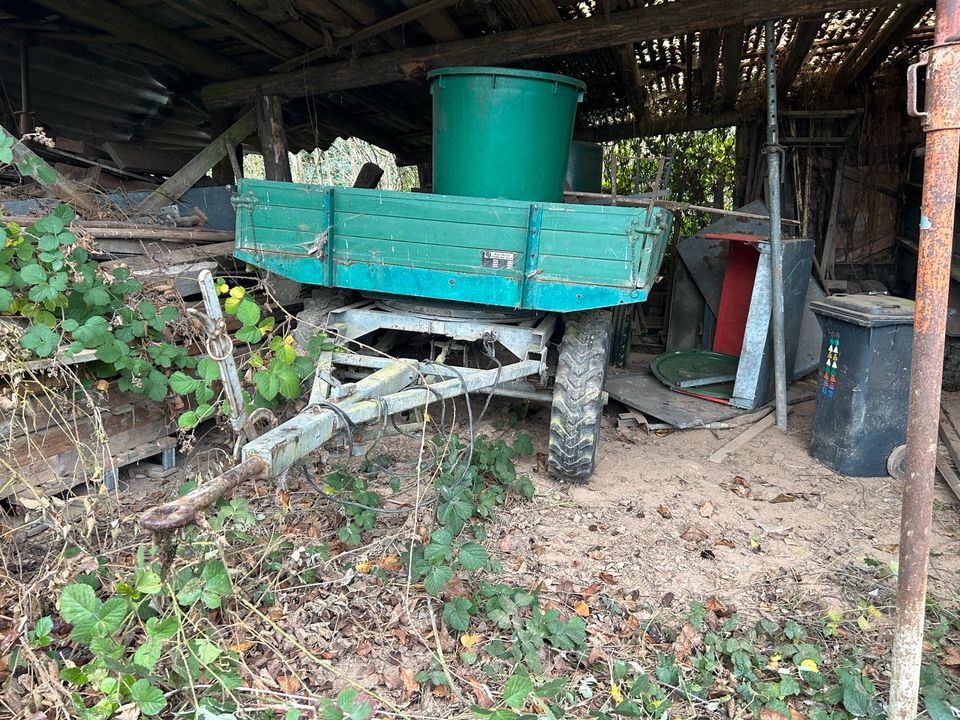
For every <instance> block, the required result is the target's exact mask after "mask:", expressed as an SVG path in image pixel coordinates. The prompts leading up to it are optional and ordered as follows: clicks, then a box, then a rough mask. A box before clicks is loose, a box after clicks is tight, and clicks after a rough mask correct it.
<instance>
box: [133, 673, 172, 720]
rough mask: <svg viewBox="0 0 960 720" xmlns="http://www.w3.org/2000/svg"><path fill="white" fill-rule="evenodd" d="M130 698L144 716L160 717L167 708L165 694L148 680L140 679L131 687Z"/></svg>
mask: <svg viewBox="0 0 960 720" xmlns="http://www.w3.org/2000/svg"><path fill="white" fill-rule="evenodd" d="M130 697H131V698H133V701H134V702H135V703H136V704H137V707H139V708H140V712H142V713H143V714H144V715H159V714H160V713H161V712H162V711H163V709H164V708H165V707H166V706H167V699H166V698H165V697H164V696H163V693H162V692H161V691H160V690H159V688H155V687H154V686H153V685H151V684H150V681H149V680H147V679H146V678H140V679H139V680H137V681H136V682H135V683H134V684H133V685H131V686H130Z"/></svg>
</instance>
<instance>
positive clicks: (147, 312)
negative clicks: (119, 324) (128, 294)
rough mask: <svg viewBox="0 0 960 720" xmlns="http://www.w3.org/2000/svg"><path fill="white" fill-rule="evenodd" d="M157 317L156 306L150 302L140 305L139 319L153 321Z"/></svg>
mask: <svg viewBox="0 0 960 720" xmlns="http://www.w3.org/2000/svg"><path fill="white" fill-rule="evenodd" d="M156 316H157V306H156V305H154V304H153V303H151V302H142V303H140V317H142V318H143V319H144V320H153V318H155V317H156Z"/></svg>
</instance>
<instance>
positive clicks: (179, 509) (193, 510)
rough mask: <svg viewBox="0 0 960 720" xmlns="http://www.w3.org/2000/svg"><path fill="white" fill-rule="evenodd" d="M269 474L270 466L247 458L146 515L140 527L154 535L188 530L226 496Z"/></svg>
mask: <svg viewBox="0 0 960 720" xmlns="http://www.w3.org/2000/svg"><path fill="white" fill-rule="evenodd" d="M266 473H267V464H266V463H265V462H264V461H263V460H261V459H260V458H258V457H252V458H247V459H246V460H244V461H243V462H242V463H240V464H239V465H234V466H233V467H232V468H230V469H229V470H227V471H226V472H225V473H223V474H222V475H220V476H218V477H217V478H215V479H214V480H212V481H211V482H209V483H207V484H206V485H202V486H200V487H198V488H197V489H196V490H191V491H190V492H189V493H187V494H186V495H184V496H183V497H180V498H177V499H176V500H172V501H170V502H168V503H164V504H163V505H157V506H155V507H152V508H149V509H148V510H146V511H144V513H143V514H142V515H141V516H140V526H141V527H143V528H145V529H147V530H151V531H153V532H156V531H158V530H173V529H175V528H181V527H186V526H187V525H190V524H192V523H193V522H194V521H195V520H196V517H197V513H198V512H200V511H201V510H202V509H203V508H205V507H207V506H209V505H213V503H215V502H216V501H217V500H219V499H220V498H221V497H222V496H223V494H224V493H226V492H229V491H230V490H233V488H235V487H236V486H237V485H239V484H240V483H242V482H245V481H247V480H255V479H257V478H261V477H264V476H265V475H266Z"/></svg>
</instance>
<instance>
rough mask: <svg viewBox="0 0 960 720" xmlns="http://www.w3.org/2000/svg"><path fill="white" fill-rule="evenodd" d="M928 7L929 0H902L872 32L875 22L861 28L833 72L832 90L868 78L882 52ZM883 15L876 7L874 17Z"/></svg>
mask: <svg viewBox="0 0 960 720" xmlns="http://www.w3.org/2000/svg"><path fill="white" fill-rule="evenodd" d="M930 7H932V3H930V2H926V1H923V0H921V1H920V2H916V1H914V2H904V3H902V4H900V5H899V6H898V7H897V8H896V9H895V10H894V11H893V12H892V13H889V17H886V22H883V23H880V22H879V21H878V23H877V24H880V25H882V27H879V28H877V29H876V30H875V31H873V32H871V31H872V29H873V27H874V25H875V24H874V22H872V21H871V23H870V27H868V28H867V29H866V30H864V32H863V35H862V36H861V37H860V40H858V41H857V44H856V45H855V46H854V47H853V49H852V50H850V52H849V53H848V54H847V57H846V58H845V59H844V61H843V64H842V65H841V66H840V70H838V71H837V80H836V91H837V92H845V91H846V90H848V89H849V88H851V87H853V86H854V85H857V84H859V83H861V82H863V81H864V80H866V79H867V78H869V77H870V75H872V74H873V71H874V70H876V69H877V67H879V65H880V63H881V62H883V58H884V57H885V53H886V51H887V50H889V49H890V47H892V46H893V45H895V44H896V43H897V42H899V41H900V40H901V39H902V38H903V37H904V36H905V35H906V34H907V33H909V32H910V31H911V30H913V28H914V26H915V25H916V24H917V22H918V21H919V20H920V18H921V17H923V15H924V13H926V12H927V10H928V9H929V8H930ZM887 14H888V13H887V12H886V11H885V10H884V9H883V8H881V9H879V10H877V16H878V17H880V16H886V15H887ZM874 20H876V18H874ZM868 33H869V34H868Z"/></svg>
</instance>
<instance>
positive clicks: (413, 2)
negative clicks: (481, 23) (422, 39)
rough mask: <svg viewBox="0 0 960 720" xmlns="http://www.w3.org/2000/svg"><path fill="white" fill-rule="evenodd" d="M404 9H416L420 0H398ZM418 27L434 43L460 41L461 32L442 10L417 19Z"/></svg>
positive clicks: (448, 14) (461, 37)
mask: <svg viewBox="0 0 960 720" xmlns="http://www.w3.org/2000/svg"><path fill="white" fill-rule="evenodd" d="M400 2H402V3H403V4H404V6H405V7H408V8H413V7H417V5H418V4H419V2H420V0H400ZM419 22H420V26H421V27H422V28H423V29H424V30H426V31H427V35H429V36H430V37H431V38H432V39H433V41H434V42H438V43H443V42H452V41H453V40H462V39H463V32H462V31H461V30H460V28H459V27H458V26H457V24H456V23H455V22H454V21H453V18H451V17H450V13H448V12H446V11H444V10H435V11H433V12H432V13H428V14H427V15H424V16H423V17H421V18H419Z"/></svg>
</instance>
